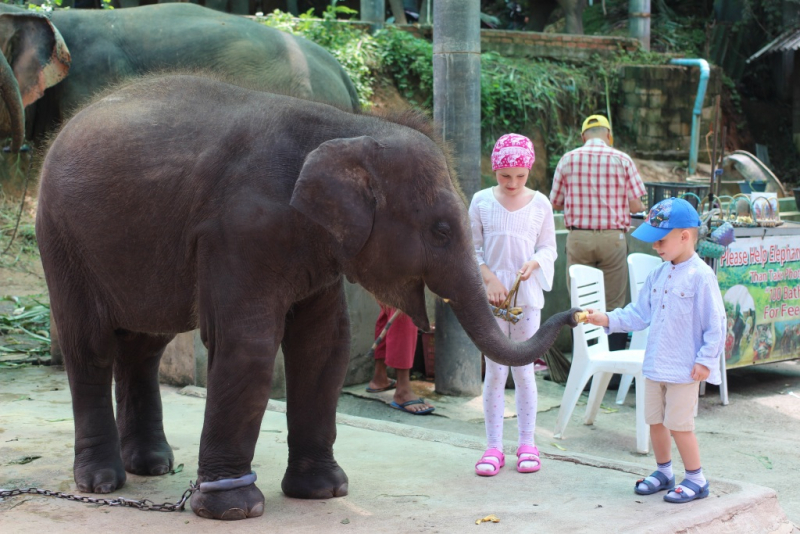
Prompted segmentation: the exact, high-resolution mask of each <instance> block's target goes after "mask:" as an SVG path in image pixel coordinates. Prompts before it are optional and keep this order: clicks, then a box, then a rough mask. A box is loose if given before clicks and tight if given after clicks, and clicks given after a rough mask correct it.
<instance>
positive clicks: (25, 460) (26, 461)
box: [8, 456, 41, 465]
mask: <svg viewBox="0 0 800 534" xmlns="http://www.w3.org/2000/svg"><path fill="white" fill-rule="evenodd" d="M39 458H41V456H25V457H23V458H20V459H19V460H11V461H10V462H8V465H12V464H13V465H25V464H29V463H31V462H32V461H34V460H38V459H39Z"/></svg>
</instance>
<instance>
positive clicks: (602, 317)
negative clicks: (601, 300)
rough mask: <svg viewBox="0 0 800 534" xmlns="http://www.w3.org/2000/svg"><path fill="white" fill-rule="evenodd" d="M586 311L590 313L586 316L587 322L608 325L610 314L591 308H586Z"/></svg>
mask: <svg viewBox="0 0 800 534" xmlns="http://www.w3.org/2000/svg"><path fill="white" fill-rule="evenodd" d="M586 311H587V312H588V313H589V315H588V316H586V322H587V323H589V324H593V325H595V326H608V315H606V314H605V313H603V312H601V311H597V310H593V309H591V308H586Z"/></svg>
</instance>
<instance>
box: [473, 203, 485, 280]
mask: <svg viewBox="0 0 800 534" xmlns="http://www.w3.org/2000/svg"><path fill="white" fill-rule="evenodd" d="M479 193H480V192H478V193H475V195H473V197H472V202H470V204H469V222H470V226H471V227H472V244H473V245H474V246H475V256H476V257H477V260H478V266H481V265H484V264H485V263H486V260H484V258H483V221H481V212H480V208H479V207H478V202H476V201H475V198H476V197H477V196H478V194H479Z"/></svg>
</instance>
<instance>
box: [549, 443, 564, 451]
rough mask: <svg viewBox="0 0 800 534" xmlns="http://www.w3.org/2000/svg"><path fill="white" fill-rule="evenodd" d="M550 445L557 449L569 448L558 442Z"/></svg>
mask: <svg viewBox="0 0 800 534" xmlns="http://www.w3.org/2000/svg"><path fill="white" fill-rule="evenodd" d="M550 445H552V446H553V447H555V448H556V449H558V450H560V451H565V450H567V449H566V448H564V447H562V446H561V445H559V444H558V443H551V444H550Z"/></svg>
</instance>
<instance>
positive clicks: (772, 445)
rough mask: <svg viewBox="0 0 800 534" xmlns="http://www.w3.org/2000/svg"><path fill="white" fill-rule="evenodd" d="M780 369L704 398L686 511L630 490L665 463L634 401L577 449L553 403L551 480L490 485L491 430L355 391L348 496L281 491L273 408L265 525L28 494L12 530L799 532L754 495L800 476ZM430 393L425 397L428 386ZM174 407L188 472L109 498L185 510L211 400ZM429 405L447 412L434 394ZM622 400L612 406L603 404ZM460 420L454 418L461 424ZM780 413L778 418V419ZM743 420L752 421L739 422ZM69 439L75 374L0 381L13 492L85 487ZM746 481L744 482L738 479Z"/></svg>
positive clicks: (171, 395) (9, 505)
mask: <svg viewBox="0 0 800 534" xmlns="http://www.w3.org/2000/svg"><path fill="white" fill-rule="evenodd" d="M780 365H781V366H782V367H781V369H778V370H777V371H770V372H769V373H768V374H769V375H770V376H765V375H763V373H764V371H761V370H754V371H756V372H755V373H748V374H747V375H746V376H747V377H748V379H747V380H740V379H739V378H738V377H734V379H733V380H731V384H732V387H731V396H732V403H731V406H728V407H718V406H717V400H716V398H715V397H714V396H713V395H712V396H710V397H708V398H706V399H704V401H703V403H702V405H701V410H700V420H701V427H703V429H702V431H701V432H702V433H701V439H702V440H703V445H704V450H706V451H709V452H708V453H707V454H706V456H705V458H706V460H705V464H706V468H707V469H708V471H709V474H710V476H711V484H712V493H711V496H710V497H709V498H708V499H705V500H701V501H697V502H694V503H690V504H686V505H671V504H668V503H665V502H664V501H663V500H662V498H661V496H660V495H656V496H649V497H641V496H637V495H635V494H634V493H633V491H632V484H633V481H634V480H635V479H636V478H637V477H639V476H643V475H646V474H648V473H649V472H650V471H651V470H652V459H651V458H645V457H641V456H636V455H631V454H630V453H629V452H628V451H629V450H631V449H633V446H634V439H633V433H634V432H633V412H632V410H631V409H629V407H626V406H623V407H621V408H620V410H619V411H617V412H611V411H610V410H606V411H609V412H610V413H606V414H601V416H600V417H598V421H597V424H596V425H595V429H594V430H591V427H584V426H583V425H581V424H580V421H579V420H578V417H575V418H574V420H573V421H572V422H571V424H570V427H568V429H567V439H566V440H564V441H561V442H559V443H556V442H554V441H553V440H552V435H551V430H550V429H551V428H552V423H553V422H554V418H555V411H557V409H556V408H554V407H551V408H550V409H548V410H547V411H544V412H542V413H541V414H540V417H539V427H538V430H537V439H538V442H539V446H540V449H542V451H543V453H544V455H543V468H542V470H541V471H540V472H539V473H536V474H525V475H523V474H519V473H517V472H516V471H515V470H514V468H513V463H510V464H509V465H507V466H506V467H505V468H504V469H503V470H502V472H501V473H500V474H499V475H498V476H496V477H493V478H481V477H477V476H475V475H474V473H473V467H472V466H473V465H474V463H475V461H476V460H477V458H478V457H479V456H480V453H481V450H482V449H483V447H484V444H483V437H482V429H481V425H480V423H479V422H477V421H470V420H462V419H456V418H455V417H452V416H448V417H443V416H424V417H419V416H411V415H407V414H404V413H400V412H398V411H396V410H392V409H390V408H388V407H387V406H386V405H385V404H384V403H383V402H380V401H375V400H371V399H365V398H362V397H357V396H353V395H348V394H345V395H343V397H342V399H341V403H340V411H341V412H343V413H342V414H341V415H340V416H339V425H338V428H339V437H338V440H337V443H336V456H337V459H338V461H339V463H340V464H341V465H342V467H343V468H344V469H345V471H347V473H348V475H349V478H350V494H349V495H348V496H347V497H344V498H339V499H332V500H325V501H303V500H296V499H290V498H286V497H284V496H283V495H282V494H281V492H280V479H281V477H282V474H283V471H284V469H285V464H286V457H287V451H286V444H285V442H286V426H285V417H284V415H283V413H281V412H282V411H283V409H284V408H285V405H284V404H283V403H281V402H275V401H271V402H270V409H269V410H268V411H267V413H266V415H265V417H264V419H263V422H262V426H261V438H260V440H259V443H258V447H257V450H256V458H255V461H254V469H255V470H256V471H257V473H258V475H259V482H258V485H259V487H260V488H261V490H262V491H263V492H264V495H265V497H266V503H267V506H266V512H265V514H264V515H263V516H262V517H260V518H255V519H251V520H246V521H243V522H238V523H236V524H235V525H232V524H230V523H223V522H216V521H209V520H204V519H200V518H198V517H196V516H195V515H194V514H192V513H191V512H190V511H188V510H187V511H184V512H182V513H152V512H141V511H138V510H133V509H127V508H126V509H119V508H109V507H107V506H97V505H92V504H83V503H76V502H69V501H64V500H60V499H55V498H48V497H41V496H32V495H25V496H20V497H12V498H8V499H6V500H5V501H3V502H0V532H4V533H5V532H14V533H16V532H23V533H25V532H37V533H38V532H42V531H45V532H78V531H81V532H83V531H108V532H134V531H137V532H138V531H141V530H142V529H152V530H155V529H158V531H165V530H167V529H169V531H170V532H175V533H179V532H198V531H199V532H217V531H219V532H223V531H224V532H228V531H230V530H231V529H233V528H235V529H236V530H237V531H242V532H250V531H259V532H261V531H264V530H267V529H268V530H271V531H275V532H314V533H318V532H392V533H397V532H442V533H445V532H462V531H463V530H465V529H467V528H475V529H479V528H481V529H487V528H488V529H491V530H492V531H497V532H533V531H536V532H548V533H549V532H555V533H560V532H653V533H656V532H658V533H661V532H663V533H668V532H669V533H672V532H700V531H701V530H702V531H703V532H737V533H738V532H748V533H749V532H787V533H788V532H792V531H793V526H792V523H791V522H790V520H789V519H787V517H786V515H785V514H784V511H783V510H782V509H781V504H782V505H783V506H784V508H785V509H787V510H791V513H792V515H793V517H795V518H796V517H797V509H796V503H797V500H796V496H792V495H791V494H788V495H787V496H784V495H783V494H782V493H781V491H779V492H778V494H777V495H776V493H775V491H773V490H772V489H768V488H766V487H764V486H762V485H757V484H756V483H758V482H761V481H760V480H756V479H758V478H759V477H756V476H753V474H754V473H760V471H758V470H757V469H756V468H757V466H759V465H761V466H762V467H761V469H762V470H769V471H776V470H777V471H780V472H781V473H782V478H785V479H786V481H785V486H784V487H786V488H790V487H791V484H792V482H793V479H796V478H797V476H796V475H797V468H796V465H797V464H796V463H794V465H792V464H791V463H790V459H789V457H790V456H796V453H795V451H796V446H795V447H791V446H790V440H791V438H792V436H789V435H787V434H788V433H789V432H791V431H792V430H791V428H792V427H791V424H794V426H796V417H795V418H792V417H789V416H788V415H785V414H782V410H781V408H780V406H779V407H778V408H776V407H775V405H774V404H770V403H772V402H773V401H772V400H770V401H769V403H767V404H766V405H765V404H764V403H762V402H759V397H758V395H757V394H756V391H755V390H756V389H758V387H759V386H758V384H761V386H760V387H762V388H763V387H766V388H769V387H773V386H776V385H777V384H778V383H780V384H781V387H784V386H783V384H785V383H790V384H791V385H792V386H793V385H796V384H797V383H798V378H800V372H798V366H796V365H795V364H780ZM775 367H776V368H777V366H775ZM775 373H777V374H779V375H780V377H781V378H780V379H778V380H777V381H776V379H774V378H772V377H771V375H773V374H775ZM752 376H755V380H752V379H751V377H752ZM750 383H755V384H756V386H752V385H748V384H750ZM417 386H418V387H420V388H424V387H425V384H422V383H419V384H417ZM550 386H551V385H544V384H543V385H542V388H541V389H542V391H543V396H544V395H547V396H551V395H553V394H554V393H552V392H553V391H557V390H555V389H553V388H552V387H550ZM742 391H745V392H749V393H744V394H743V393H742ZM162 397H163V400H164V414H165V427H166V432H167V437H168V439H169V441H170V443H171V445H172V446H173V449H174V450H175V458H176V464H183V471H182V472H179V473H176V474H174V475H165V476H162V477H148V478H145V477H137V476H132V475H129V478H128V482H127V484H126V486H125V487H124V488H122V489H121V490H120V491H118V492H116V493H115V494H112V495H111V497H118V496H124V497H128V498H134V499H140V498H147V499H150V500H152V501H154V502H157V503H161V502H166V501H170V502H172V501H175V500H177V499H178V498H179V496H180V495H181V494H182V493H183V491H184V490H185V489H186V488H187V486H188V483H189V480H191V479H193V478H194V476H195V470H196V465H197V451H198V446H199V440H200V429H201V424H202V420H203V409H204V404H205V400H204V399H203V398H202V397H192V396H187V395H184V394H180V393H179V389H178V388H173V387H169V386H163V387H162ZM784 398H786V399H792V400H796V399H794V397H792V396H790V395H785V396H781V397H780V399H784ZM432 399H433V400H434V402H441V403H442V404H443V405H444V404H445V402H444V401H443V399H441V398H436V396H432ZM551 404H552V403H551V402H549V401H547V402H544V403H543V405H545V406H549V405H551ZM611 404H613V403H612V402H608V398H607V403H606V406H611ZM737 408H738V409H737ZM726 410H727V411H726ZM446 411H447V410H442V412H446ZM456 411H457V410H455V411H453V410H451V415H452V414H453V413H455V412H456ZM347 412H351V413H352V412H362V413H359V414H357V415H348V414H347ZM767 412H775V413H774V414H773V416H772V417H771V418H767V417H765V414H766V413H767ZM779 413H780V415H777V414H779ZM462 417H464V416H462ZM467 417H471V416H469V415H468V416H467ZM734 419H736V420H739V421H740V422H739V423H737V424H733V423H732V422H731V421H732V420H734ZM766 419H769V423H770V429H769V431H768V432H767V431H766V430H767V428H766V426H767V425H763V424H757V422H761V421H765V420H766ZM723 420H724V421H727V422H728V423H727V425H726V424H725V423H723ZM509 423H510V424H508V425H507V426H508V428H507V432H508V434H507V436H506V437H509V438H511V439H509V440H508V441H507V450H509V451H513V448H514V445H515V444H514V440H513V431H514V427H515V425H514V424H513V423H514V420H513V419H509ZM773 423H781V424H782V426H783V434H782V435H781V433H779V432H777V430H775V429H774V428H771V425H772V424H773ZM745 430H746V431H747V432H744V431H745ZM72 436H73V423H72V412H71V406H70V400H69V392H68V390H67V381H66V377H65V375H64V373H63V372H62V371H60V370H58V369H56V368H50V367H23V368H17V369H3V370H2V372H1V373H0V466H2V469H0V488H27V487H40V488H47V489H52V490H59V491H65V492H70V491H74V483H73V481H72V473H71V471H72V469H71V466H72ZM729 442H736V443H735V444H733V445H731V444H730V443H729ZM559 446H560V447H562V448H563V449H566V450H561V449H559ZM732 447H733V448H732ZM715 449H716V450H717V451H721V450H727V453H726V456H727V458H722V457H721V456H720V455H719V454H718V453H717V452H712V451H713V450H715ZM733 450H735V451H738V454H735V453H734V452H732V451H733ZM586 452H588V453H591V454H592V455H591V456H590V455H589V454H585V453H586ZM761 456H763V457H766V458H767V460H764V459H760V458H759V457H761ZM601 457H602V458H601ZM766 461H769V462H770V464H771V469H768V468H767V467H766V464H765V462H766ZM791 462H796V460H791ZM740 473H741V474H742V475H746V476H732V474H734V475H738V474H740ZM761 478H763V477H761ZM736 479H738V480H736ZM776 480H777V479H776ZM787 498H788V500H787ZM792 507H795V508H792ZM490 514H494V515H495V516H496V517H498V518H499V519H500V522H499V523H498V524H493V523H482V524H480V525H479V526H475V522H476V520H478V519H480V518H483V517H485V516H488V515H490ZM795 522H796V519H795ZM795 530H796V529H795Z"/></svg>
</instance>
